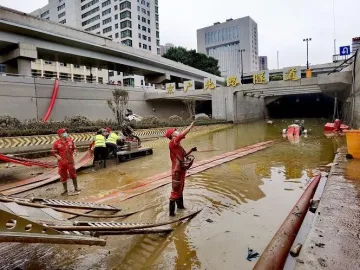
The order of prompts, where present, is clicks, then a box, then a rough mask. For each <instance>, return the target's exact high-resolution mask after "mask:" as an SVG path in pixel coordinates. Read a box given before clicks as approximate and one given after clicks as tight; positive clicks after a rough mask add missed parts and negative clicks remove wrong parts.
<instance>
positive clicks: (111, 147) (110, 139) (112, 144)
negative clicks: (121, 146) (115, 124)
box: [106, 127, 119, 157]
mask: <svg viewBox="0 0 360 270" xmlns="http://www.w3.org/2000/svg"><path fill="white" fill-rule="evenodd" d="M118 139H119V136H118V135H117V134H116V133H115V132H113V131H111V128H109V127H107V128H106V148H107V152H108V155H110V154H113V155H114V157H116V152H117V149H118V146H117V140H118Z"/></svg>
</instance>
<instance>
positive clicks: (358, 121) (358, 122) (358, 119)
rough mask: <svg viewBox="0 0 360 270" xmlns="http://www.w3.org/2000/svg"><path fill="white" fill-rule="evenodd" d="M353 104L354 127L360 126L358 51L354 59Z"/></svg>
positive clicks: (359, 64) (359, 65)
mask: <svg viewBox="0 0 360 270" xmlns="http://www.w3.org/2000/svg"><path fill="white" fill-rule="evenodd" d="M354 92H355V104H354V121H353V123H354V128H360V53H359V52H358V54H357V57H356V61H355V82H354Z"/></svg>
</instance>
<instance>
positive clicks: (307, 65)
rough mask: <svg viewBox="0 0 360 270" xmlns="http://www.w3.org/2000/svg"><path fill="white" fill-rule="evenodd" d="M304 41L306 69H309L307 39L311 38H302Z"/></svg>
mask: <svg viewBox="0 0 360 270" xmlns="http://www.w3.org/2000/svg"><path fill="white" fill-rule="evenodd" d="M303 41H304V42H306V69H307V70H309V41H311V38H304V39H303Z"/></svg>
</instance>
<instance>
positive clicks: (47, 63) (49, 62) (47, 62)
mask: <svg viewBox="0 0 360 270" xmlns="http://www.w3.org/2000/svg"><path fill="white" fill-rule="evenodd" d="M44 64H45V65H52V62H51V61H44Z"/></svg>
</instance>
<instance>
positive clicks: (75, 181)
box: [73, 178, 81, 192]
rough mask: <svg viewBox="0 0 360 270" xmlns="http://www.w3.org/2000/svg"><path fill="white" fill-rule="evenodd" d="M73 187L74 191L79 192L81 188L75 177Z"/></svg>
mask: <svg viewBox="0 0 360 270" xmlns="http://www.w3.org/2000/svg"><path fill="white" fill-rule="evenodd" d="M73 184H74V189H75V191H76V192H80V191H81V189H80V188H79V187H78V182H77V178H75V179H73Z"/></svg>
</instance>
